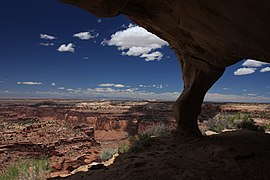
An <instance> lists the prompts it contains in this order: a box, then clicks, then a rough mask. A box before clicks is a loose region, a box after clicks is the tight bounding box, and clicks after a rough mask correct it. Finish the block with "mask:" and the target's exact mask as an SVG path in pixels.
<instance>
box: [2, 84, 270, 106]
mask: <svg viewBox="0 0 270 180" xmlns="http://www.w3.org/2000/svg"><path fill="white" fill-rule="evenodd" d="M58 89H61V91H59V90H56V91H35V92H31V93H30V92H24V96H25V95H27V94H28V95H29V94H31V97H33V96H36V97H46V98H89V97H90V98H93V99H95V98H105V99H119V98H122V99H141V100H142V99H143V100H147V99H151V100H172V101H175V100H176V99H177V98H178V97H179V95H180V92H163V93H155V92H145V91H139V90H137V89H132V88H127V89H124V88H123V89H113V88H109V87H107V88H88V89H81V88H76V89H71V88H67V89H65V88H64V87H61V88H58ZM8 94H9V95H12V94H13V97H14V96H15V95H18V96H19V97H22V95H23V94H21V92H12V91H8V90H5V91H0V95H2V96H4V97H8ZM204 100H205V101H214V102H265V103H269V102H270V97H265V96H259V95H256V94H245V95H233V94H220V93H207V94H206V97H205V99H204Z"/></svg>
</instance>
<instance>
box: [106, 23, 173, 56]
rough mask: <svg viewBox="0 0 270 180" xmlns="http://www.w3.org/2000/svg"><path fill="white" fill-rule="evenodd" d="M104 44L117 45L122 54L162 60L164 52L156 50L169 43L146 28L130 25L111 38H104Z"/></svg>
mask: <svg viewBox="0 0 270 180" xmlns="http://www.w3.org/2000/svg"><path fill="white" fill-rule="evenodd" d="M102 45H109V46H117V47H118V50H120V51H122V55H127V56H139V57H141V58H144V59H145V61H154V60H160V59H161V58H162V57H163V54H162V53H161V52H160V51H155V50H156V49H160V48H162V47H163V46H167V45H168V43H167V42H166V41H164V40H162V39H160V38H159V37H157V36H156V35H154V34H152V33H150V32H148V31H147V30H146V29H144V28H142V27H139V26H134V25H129V26H128V28H127V29H125V30H122V31H117V32H116V33H115V34H113V35H111V39H109V40H104V41H103V42H102Z"/></svg>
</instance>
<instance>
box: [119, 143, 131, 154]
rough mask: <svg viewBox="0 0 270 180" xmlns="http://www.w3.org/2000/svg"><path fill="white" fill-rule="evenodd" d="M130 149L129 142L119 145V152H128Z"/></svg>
mask: <svg viewBox="0 0 270 180" xmlns="http://www.w3.org/2000/svg"><path fill="white" fill-rule="evenodd" d="M129 149H130V147H129V145H127V144H121V145H120V146H119V148H118V152H119V153H126V152H128V151H129Z"/></svg>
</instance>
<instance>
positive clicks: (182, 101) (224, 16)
mask: <svg viewBox="0 0 270 180" xmlns="http://www.w3.org/2000/svg"><path fill="white" fill-rule="evenodd" d="M61 1H63V2H66V3H70V4H73V5H75V6H78V7H81V8H83V9H85V10H87V11H89V12H92V13H93V14H94V15H96V16H99V17H112V16H116V15H119V14H125V15H127V16H128V17H129V18H130V19H131V20H133V21H134V22H136V23H137V24H139V25H140V26H142V27H144V28H146V29H147V30H149V31H151V32H153V33H154V34H156V35H158V36H159V37H161V38H163V39H164V40H166V41H168V42H169V44H170V45H171V47H172V48H173V49H174V50H175V51H176V54H177V55H178V58H179V61H180V64H181V69H182V73H183V80H184V91H183V93H182V94H181V96H180V97H179V98H178V100H177V101H176V103H175V106H174V114H175V117H176V120H177V123H178V130H179V132H180V134H184V135H195V136H199V135H201V133H200V131H199V129H198V126H197V116H198V115H199V114H200V111H201V104H202V102H203V99H204V96H205V94H206V92H207V91H208V90H209V88H211V86H212V85H213V84H214V83H215V82H216V81H217V80H218V79H219V78H220V77H221V76H222V74H223V72H224V69H225V68H226V67H227V66H229V65H232V64H234V63H236V62H238V61H239V60H240V59H242V58H253V59H257V60H262V61H266V62H270V24H269V21H270V13H269V11H270V2H269V1H266V0H257V1H255V0H245V1H243V0H237V1H236V0H226V1H225V0H224V1H221V0H217V1H211V0H203V1H202V0H177V1H174V0H166V1H164V0H147V1H143V0H61Z"/></svg>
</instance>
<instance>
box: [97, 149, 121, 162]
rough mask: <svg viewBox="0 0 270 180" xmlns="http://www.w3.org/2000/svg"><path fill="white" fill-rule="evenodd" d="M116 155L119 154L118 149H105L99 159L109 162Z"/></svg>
mask: <svg viewBox="0 0 270 180" xmlns="http://www.w3.org/2000/svg"><path fill="white" fill-rule="evenodd" d="M116 153H118V148H114V149H104V150H103V151H102V152H101V154H100V155H99V157H100V159H101V160H103V161H107V160H109V159H111V158H112V157H113V155H115V154H116Z"/></svg>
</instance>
